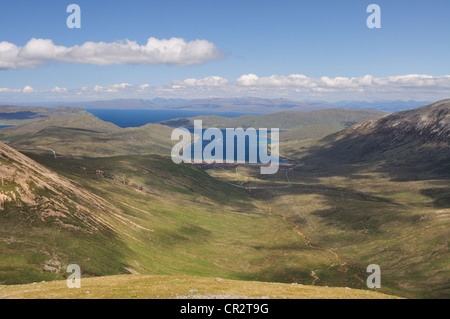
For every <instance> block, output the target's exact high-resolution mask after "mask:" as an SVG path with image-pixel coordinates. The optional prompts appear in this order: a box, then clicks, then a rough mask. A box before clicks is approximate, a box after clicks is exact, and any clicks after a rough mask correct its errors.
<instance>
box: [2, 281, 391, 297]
mask: <svg viewBox="0 0 450 319" xmlns="http://www.w3.org/2000/svg"><path fill="white" fill-rule="evenodd" d="M31 298H33V299H36V298H38V299H50V298H51V299H63V298H77V299H92V298H95V299H120V298H132V299H177V298H183V299H247V298H251V299H261V298H262V299H268V298H270V299H393V298H395V297H393V296H389V295H385V294H381V293H378V292H374V291H369V290H357V289H349V288H331V287H314V286H305V285H300V284H280V283H264V282H256V281H237V280H226V279H221V278H205V277H195V276H148V275H147V276H143V275H122V276H106V277H99V278H87V279H82V286H81V288H80V289H68V288H67V285H66V281H55V282H45V283H43V282H41V283H33V284H28V285H17V286H0V299H31Z"/></svg>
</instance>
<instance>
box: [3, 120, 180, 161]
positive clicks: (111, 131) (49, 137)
mask: <svg viewBox="0 0 450 319" xmlns="http://www.w3.org/2000/svg"><path fill="white" fill-rule="evenodd" d="M172 130H173V129H172V128H170V127H167V126H163V125H160V124H147V125H144V126H142V127H138V128H120V127H118V126H116V125H114V124H112V123H108V122H104V121H102V120H100V119H98V118H96V117H94V116H92V115H86V116H85V115H82V116H74V117H70V118H64V117H48V118H44V119H40V120H37V121H34V122H31V123H27V124H23V125H18V126H14V127H9V128H4V129H2V130H0V140H3V141H5V142H8V144H9V145H10V146H12V147H14V148H16V149H19V150H21V151H27V152H33V153H37V154H43V155H44V154H45V155H47V156H54V155H55V154H54V153H53V151H54V152H55V153H56V156H64V157H74V156H76V157H106V156H115V155H126V154H147V153H156V154H170V151H171V148H172V146H173V145H174V142H173V141H172V140H171V139H170V136H171V133H172Z"/></svg>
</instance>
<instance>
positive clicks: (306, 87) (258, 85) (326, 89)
mask: <svg viewBox="0 0 450 319" xmlns="http://www.w3.org/2000/svg"><path fill="white" fill-rule="evenodd" d="M31 92H33V95H32V96H33V97H42V98H44V99H46V98H49V99H57V98H58V96H61V94H58V93H64V97H65V98H67V99H73V100H80V99H83V100H93V99H114V98H144V99H145V98H154V97H166V98H205V97H208V98H211V97H244V96H252V97H265V98H280V97H282V98H289V99H293V100H327V101H338V100H397V99H399V100H410V99H415V100H427V101H432V100H439V99H444V98H450V75H442V76H431V75H418V74H408V75H395V76H388V77H383V78H377V77H374V76H372V75H365V76H361V77H351V78H347V77H334V78H331V77H326V76H323V77H320V78H311V77H307V76H305V75H302V74H291V75H272V76H268V77H258V76H257V75H255V74H245V75H242V76H240V77H239V78H237V79H236V80H234V81H229V80H227V79H225V78H223V77H220V76H208V77H204V78H199V79H196V78H189V79H185V80H175V81H173V82H172V83H169V84H165V85H160V86H152V85H149V84H141V85H134V84H129V83H119V84H113V85H107V86H102V85H96V86H93V87H87V86H83V87H81V88H78V89H66V88H60V87H58V86H56V87H54V88H53V89H50V90H35V89H33V88H31V87H30V86H26V87H25V88H23V89H10V88H0V99H1V100H4V101H5V100H7V99H6V98H5V97H8V96H13V95H15V96H20V95H21V94H22V95H23V93H31ZM24 99H25V98H24Z"/></svg>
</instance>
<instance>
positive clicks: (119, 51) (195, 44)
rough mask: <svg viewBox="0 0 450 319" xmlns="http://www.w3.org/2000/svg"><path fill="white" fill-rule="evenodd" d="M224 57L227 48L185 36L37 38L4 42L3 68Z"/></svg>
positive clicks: (1, 45) (0, 48) (0, 56)
mask: <svg viewBox="0 0 450 319" xmlns="http://www.w3.org/2000/svg"><path fill="white" fill-rule="evenodd" d="M223 57H224V54H223V52H222V51H221V50H220V49H219V48H218V47H216V46H215V45H214V44H213V43H211V42H209V41H206V40H193V41H189V42H186V41H185V40H184V39H181V38H171V39H156V38H149V39H148V41H147V43H146V44H145V45H139V44H138V43H137V42H136V41H130V40H124V41H117V42H112V43H105V42H86V43H84V44H82V45H81V46H78V45H76V46H73V47H65V46H59V45H55V44H54V43H53V41H52V40H49V39H35V38H33V39H31V40H30V41H29V42H28V43H27V44H26V45H25V46H23V47H19V46H16V45H15V44H13V43H10V42H5V41H3V42H0V69H18V68H37V67H38V66H39V65H42V64H46V63H48V62H66V63H77V64H95V65H115V64H151V65H157V64H166V65H196V64H202V63H206V62H208V61H212V60H218V59H222V58H223Z"/></svg>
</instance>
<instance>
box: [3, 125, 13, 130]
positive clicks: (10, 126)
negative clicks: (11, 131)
mask: <svg viewBox="0 0 450 319" xmlns="http://www.w3.org/2000/svg"><path fill="white" fill-rule="evenodd" d="M12 126H14V125H0V130H1V129H2V128H5V127H12Z"/></svg>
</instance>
